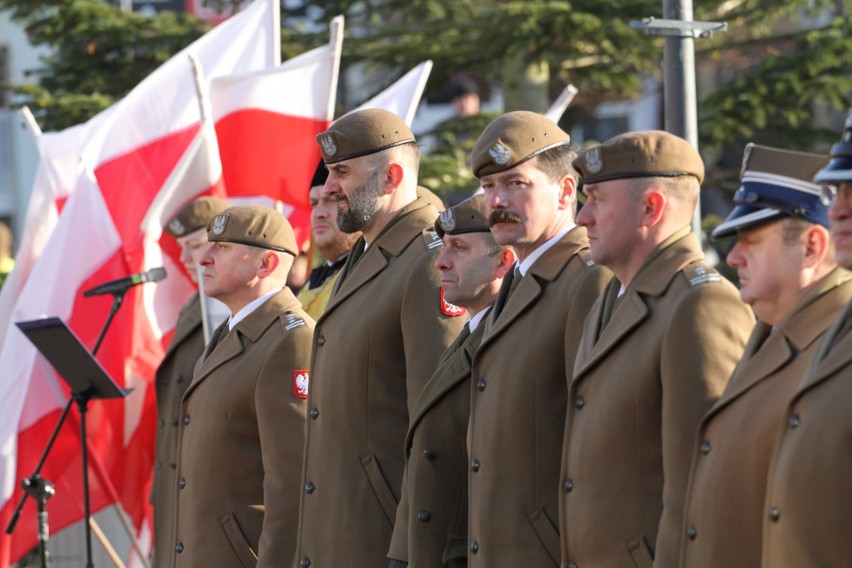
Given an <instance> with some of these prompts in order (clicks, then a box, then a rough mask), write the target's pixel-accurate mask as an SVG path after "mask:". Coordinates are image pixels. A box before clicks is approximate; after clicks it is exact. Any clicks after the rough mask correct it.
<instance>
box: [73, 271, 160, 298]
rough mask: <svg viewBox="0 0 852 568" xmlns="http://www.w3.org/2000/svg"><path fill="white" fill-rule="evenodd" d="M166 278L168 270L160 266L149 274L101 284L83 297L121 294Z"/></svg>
mask: <svg viewBox="0 0 852 568" xmlns="http://www.w3.org/2000/svg"><path fill="white" fill-rule="evenodd" d="M165 277H166V269H165V268H163V267H162V266H160V267H159V268H152V269H151V270H149V271H147V272H140V273H139V274H131V275H130V276H125V277H124V278H119V279H118V280H113V281H111V282H106V283H105V284H101V285H100V286H95V287H94V288H91V289H89V290H86V291H85V292H83V297H85V298H88V297H89V296H100V295H102V294H121V293H124V292H126V291H127V290H128V289H129V288H132V287H133V286H136V285H137V284H144V283H145V282H159V281H160V280H162V279H163V278H165Z"/></svg>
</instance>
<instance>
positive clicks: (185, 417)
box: [183, 414, 189, 425]
mask: <svg viewBox="0 0 852 568" xmlns="http://www.w3.org/2000/svg"><path fill="white" fill-rule="evenodd" d="M183 423H184V425H188V424H189V414H187V415H186V416H184V417H183Z"/></svg>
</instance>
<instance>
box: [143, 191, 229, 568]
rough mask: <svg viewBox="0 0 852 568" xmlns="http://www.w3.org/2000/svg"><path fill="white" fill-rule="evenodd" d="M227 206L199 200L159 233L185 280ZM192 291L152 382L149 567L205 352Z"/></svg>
mask: <svg viewBox="0 0 852 568" xmlns="http://www.w3.org/2000/svg"><path fill="white" fill-rule="evenodd" d="M228 207H229V204H228V202H227V201H225V200H224V199H219V198H216V197H199V198H198V199H194V200H192V201H190V202H189V203H187V204H186V205H184V206H183V207H181V208H180V210H179V211H178V212H177V213H176V214H175V215H174V217H172V218H171V219H170V220H169V222H168V223H166V226H165V227H164V228H163V230H164V231H165V232H166V233H167V234H169V235H171V236H172V237H174V238H175V240H176V241H177V244H178V246H179V247H180V261H181V263H183V266H184V268H186V273H187V275H188V276H189V278H190V280H192V282H193V283H195V284H196V285H197V284H198V270H197V268H198V266H199V261H200V260H201V255H202V254H204V251H206V250H207V247H208V242H207V223H209V222H210V219H212V218H213V216H215V215H218V214H219V213H221V212H222V211H224V210H225V209H227V208H228ZM202 301H204V298H202V297H201V296H200V295H199V293H198V292H197V291H196V292H195V293H194V294H193V295H192V296H191V297H190V298H189V300H188V301H187V302H186V304H185V305H184V306H183V309H181V311H180V314H179V315H178V319H177V323H176V324H175V330H174V335H173V336H172V340H171V342H170V343H169V347H168V349H166V354H165V356H164V357H163V360H162V361H161V362H160V366H159V367H157V372H156V375H155V378H154V388H155V390H156V393H157V441H156V446H155V451H154V481H153V484H152V485H151V504H152V505H153V507H154V547H153V551H154V565H155V566H157V567H158V568H159V567H165V566H168V565H169V561H170V559H171V553H172V548H173V547H174V541H173V535H174V527H175V520H174V507H175V487H176V486H177V451H178V424H179V423H180V400H181V398H182V397H183V393H184V391H186V388H187V387H188V386H189V383H191V382H192V373H193V370H194V369H195V363H196V362H197V361H198V358H199V357H201V353H202V352H204V329H203V325H204V322H203V321H202V315H201V302H202Z"/></svg>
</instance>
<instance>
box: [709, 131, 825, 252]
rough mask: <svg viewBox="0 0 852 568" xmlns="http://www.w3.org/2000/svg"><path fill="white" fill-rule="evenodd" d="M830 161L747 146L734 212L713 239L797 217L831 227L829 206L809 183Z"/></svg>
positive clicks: (796, 153) (715, 232) (815, 187)
mask: <svg viewBox="0 0 852 568" xmlns="http://www.w3.org/2000/svg"><path fill="white" fill-rule="evenodd" d="M827 162H828V158H827V157H825V156H820V155H818V154H808V153H805V152H793V151H790V150H780V149H778V148H769V147H768V146H758V145H757V144H748V145H747V146H746V148H745V153H744V154H743V166H742V171H741V172H740V178H741V184H742V185H741V186H740V188H739V190H737V193H736V194H734V204H735V207H734V210H733V211H731V214H730V215H728V218H727V219H725V221H724V222H723V223H722V224H720V225H719V226H718V227H716V229H715V230H714V231H713V235H712V236H713V238H714V239H718V238H721V237H727V236H729V235H732V234H734V233H736V232H737V231H740V230H742V229H747V228H749V227H753V226H756V225H760V224H762V223H768V222H769V221H774V220H775V219H780V218H781V217H798V218H800V219H804V220H805V221H809V222H811V223H817V224H819V225H822V226H824V227H828V207H827V206H826V205H825V204H824V203H823V202H822V201H821V200H820V195H819V186H818V185H817V184H815V183H812V182H811V181H810V180H811V179H812V178H813V176H814V174H816V172H817V171H819V169H820V168H821V167H823V166H824V165H825V164H826V163H827Z"/></svg>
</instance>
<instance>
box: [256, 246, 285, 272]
mask: <svg viewBox="0 0 852 568" xmlns="http://www.w3.org/2000/svg"><path fill="white" fill-rule="evenodd" d="M280 262H281V259H280V258H279V257H278V255H277V254H275V252H273V251H271V250H264V251H263V255H262V256H261V257H260V264H259V266H258V267H257V276H258V277H259V278H266V277H267V276H269V275H270V274H273V273H274V272H275V270H276V269H277V268H278V265H279V264H280Z"/></svg>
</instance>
